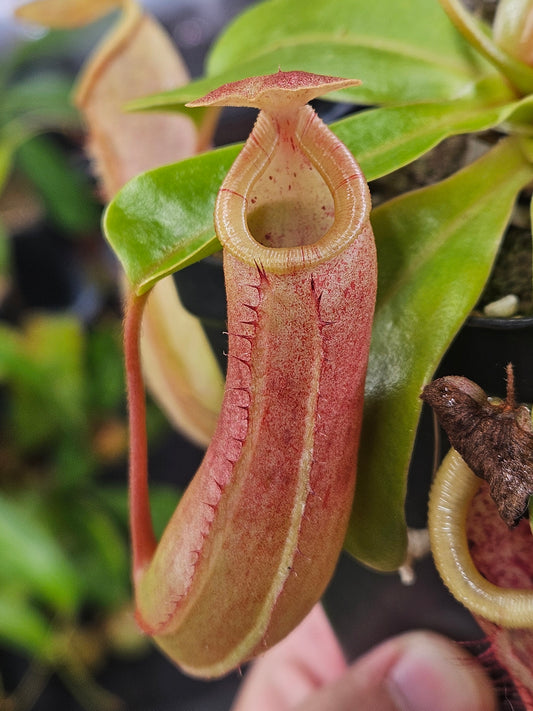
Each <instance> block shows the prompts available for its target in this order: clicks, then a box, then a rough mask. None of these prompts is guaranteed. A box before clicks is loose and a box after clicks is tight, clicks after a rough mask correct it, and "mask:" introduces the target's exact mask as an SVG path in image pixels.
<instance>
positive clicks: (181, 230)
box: [104, 146, 240, 294]
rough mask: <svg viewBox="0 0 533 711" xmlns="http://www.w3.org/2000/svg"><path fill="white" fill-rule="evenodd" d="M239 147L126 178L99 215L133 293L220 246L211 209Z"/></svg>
mask: <svg viewBox="0 0 533 711" xmlns="http://www.w3.org/2000/svg"><path fill="white" fill-rule="evenodd" d="M239 150H240V146H229V147H227V148H222V149H219V150H216V151H212V152H211V153H205V154H203V155H201V156H197V157H195V158H189V159H187V160H184V161H181V162H180V163H175V164H173V165H169V166H164V167H163V168H156V169H155V170H151V171H149V172H147V173H143V174H142V175H140V176H138V177H136V178H134V179H133V180H131V181H130V182H129V183H127V184H126V185H125V186H124V188H122V190H121V191H120V192H119V193H118V194H117V196H116V197H115V199H114V200H113V202H111V204H110V205H109V207H108V209H107V210H106V213H105V215H104V229H105V233H106V236H107V239H108V240H109V242H110V244H111V246H112V247H113V249H114V250H115V252H116V254H117V255H118V257H119V259H120V261H121V263H122V266H123V267H124V270H125V272H126V275H127V277H128V279H129V281H130V283H131V284H132V286H133V288H134V289H135V291H136V292H137V293H139V294H140V293H143V292H145V291H147V290H148V289H150V288H151V287H152V286H153V285H154V283H155V282H157V281H158V280H159V279H161V278H162V277H164V276H166V275H167V274H170V273H172V272H174V271H176V269H180V268H183V267H185V266H187V265H188V264H192V263H193V262H195V261H198V260H199V259H202V258H203V257H206V256H207V255H208V254H212V253H213V252H216V251H217V250H219V249H220V244H219V242H218V240H217V239H216V237H215V236H214V231H215V230H214V226H213V210H214V205H215V198H216V194H217V192H218V189H219V187H220V185H221V183H222V181H223V179H224V177H225V175H226V173H227V171H228V169H229V167H230V166H231V164H232V163H233V161H234V160H235V158H236V156H237V154H238V152H239Z"/></svg>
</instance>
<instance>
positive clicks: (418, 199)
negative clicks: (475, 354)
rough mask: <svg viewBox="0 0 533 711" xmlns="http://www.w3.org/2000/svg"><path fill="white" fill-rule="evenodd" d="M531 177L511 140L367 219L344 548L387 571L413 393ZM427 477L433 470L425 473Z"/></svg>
mask: <svg viewBox="0 0 533 711" xmlns="http://www.w3.org/2000/svg"><path fill="white" fill-rule="evenodd" d="M532 179H533V166H532V165H531V164H530V163H528V162H527V161H526V158H525V157H524V154H523V153H522V151H521V149H520V143H519V141H518V140H516V139H505V140H502V141H501V142H500V143H499V144H498V145H497V146H496V147H495V148H493V149H492V150H491V151H490V152H489V153H487V154H486V155H485V156H483V157H482V158H481V159H479V160H478V161H476V162H475V163H473V164H472V165H470V166H468V167H467V168H465V169H464V170H462V171H460V172H459V173H456V174H455V175H453V176H452V177H451V178H448V179H447V180H445V181H443V182H441V183H438V184H436V185H432V186H430V187H427V188H423V189H422V190H418V191H416V192H412V193H409V194H406V195H403V196H401V197H398V198H395V199H394V200H391V201H390V202H388V203H386V204H384V205H382V206H380V207H379V208H377V209H376V210H375V212H374V213H373V215H372V224H373V227H374V232H375V235H376V244H377V249H378V263H379V285H378V299H377V305H376V316H375V320H374V330H373V338H372V346H371V353H370V361H369V369H368V375H367V386H366V396H365V417H364V423H363V433H362V437H361V447H360V451H359V464H358V480H357V492H356V499H355V504H354V512H353V515H352V519H351V522H350V527H349V531H348V536H347V540H346V547H347V549H348V550H349V552H350V553H352V554H353V555H354V556H355V557H357V558H359V559H360V560H362V561H364V562H365V563H366V564H368V565H371V566H373V567H376V568H379V569H382V570H393V569H395V568H397V567H398V566H399V565H401V564H402V562H403V561H404V557H405V546H406V524H405V516H404V508H403V507H404V499H405V488H406V475H407V469H408V466H409V460H410V456H411V451H412V447H413V442H414V436H415V432H416V426H417V422H418V418H419V414H420V408H421V402H420V399H419V394H420V392H421V390H422V387H423V385H424V384H425V383H427V382H428V381H429V379H430V378H431V377H432V375H433V373H434V371H435V370H436V368H437V366H438V363H439V362H440V360H441V358H442V356H443V354H444V352H445V351H446V349H447V347H448V345H449V344H450V342H451V340H452V339H453V337H454V335H455V333H456V332H457V330H458V329H459V327H460V326H461V324H462V323H463V321H464V320H465V318H466V317H467V315H468V313H469V312H470V310H471V309H472V308H473V306H474V305H475V303H476V301H477V299H478V297H479V294H480V292H481V290H482V288H483V286H484V284H485V282H486V280H487V278H488V275H489V272H490V269H491V265H492V263H493V260H494V257H495V254H496V251H497V249H498V246H499V244H500V240H501V237H502V234H503V232H504V230H505V227H506V225H507V222H508V220H509V217H510V213H511V210H512V207H513V205H514V202H515V199H516V197H517V194H518V192H519V191H520V190H521V188H523V187H524V186H525V185H526V184H527V183H528V182H529V181H531V180H532ZM428 476H429V473H428Z"/></svg>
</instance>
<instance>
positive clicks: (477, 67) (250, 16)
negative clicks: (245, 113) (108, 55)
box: [132, 0, 509, 109]
mask: <svg viewBox="0 0 533 711" xmlns="http://www.w3.org/2000/svg"><path fill="white" fill-rule="evenodd" d="M280 67H281V69H283V70H284V71H288V70H292V69H301V70H305V71H311V72H316V73H318V74H329V75H332V76H341V77H353V78H358V79H361V80H362V81H363V85H362V86H361V87H358V88H357V89H346V90H344V91H343V92H341V93H338V94H331V98H332V99H343V100H345V101H352V102H354V103H359V104H390V103H408V102H411V101H427V100H449V99H453V98H457V97H463V98H466V97H473V96H475V95H476V94H477V92H478V89H479V85H480V83H481V84H483V82H484V80H485V79H486V77H487V76H492V81H493V86H492V88H491V94H492V95H493V96H495V97H497V96H501V95H503V96H508V95H509V90H508V89H507V88H506V87H505V82H504V81H503V80H502V78H501V77H500V76H499V75H498V74H497V73H496V71H495V70H494V68H493V67H492V66H491V65H490V64H489V63H488V62H486V61H485V60H484V59H483V58H482V57H481V56H480V55H479V54H477V53H476V52H475V51H474V50H473V49H472V48H471V47H470V46H469V45H468V43H467V42H466V41H465V40H463V38H462V37H461V35H460V34H459V32H457V30H456V29H455V28H454V27H453V25H452V23H451V22H450V21H449V19H448V18H447V17H446V14H445V13H444V12H443V10H442V8H441V7H440V5H439V3H438V0H404V1H400V0H397V1H395V2H393V3H391V2H390V1H389V0H373V2H368V0H351V2H346V0H330V2H328V3H324V2H322V3H319V2H309V0H270V2H264V3H259V4H258V5H256V6H254V7H252V8H251V9H250V10H248V11H247V12H245V13H244V14H243V15H241V16H240V17H238V18H237V19H236V20H235V21H234V22H233V23H232V24H231V25H230V26H229V27H228V28H227V29H226V31H225V32H224V34H223V35H222V36H221V37H220V38H219V40H218V41H217V43H216V45H215V47H214V49H213V50H212V52H211V55H210V57H209V62H208V65H207V75H208V78H206V79H202V80H200V81H198V82H194V83H192V84H190V85H189V86H186V87H183V88H180V89H178V90H176V91H172V92H168V93H166V94H160V95H157V96H156V97H150V98H149V99H141V100H139V101H137V102H135V103H133V104H132V106H135V108H138V109H140V108H143V109H148V108H155V107H161V106H167V108H170V107H172V106H174V107H176V108H177V107H179V105H181V104H183V103H185V102H186V101H190V100H191V99H195V98H198V97H199V96H201V95H203V94H205V93H207V92H208V91H210V90H212V89H214V88H216V87H217V86H220V85H222V84H224V83H226V82H228V81H235V80H236V79H242V78H244V77H248V76H255V75H259V74H271V73H274V72H277V71H278V69H279V68H280ZM483 91H486V87H484V89H483Z"/></svg>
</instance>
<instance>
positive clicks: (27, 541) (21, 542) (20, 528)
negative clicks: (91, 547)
mask: <svg viewBox="0 0 533 711" xmlns="http://www.w3.org/2000/svg"><path fill="white" fill-rule="evenodd" d="M25 503H26V502H25V501H24V500H20V501H15V500H13V499H9V498H8V497H7V496H5V495H2V494H0V580H1V581H2V585H7V584H10V585H17V586H18V587H19V588H23V589H24V590H25V591H26V593H27V594H28V595H33V596H36V597H38V598H40V599H42V600H44V601H46V602H47V603H49V604H50V605H51V606H52V607H53V609H55V610H57V611H58V612H62V613H72V612H74V610H75V608H76V605H77V602H78V594H79V586H78V581H77V579H76V573H75V570H74V568H73V566H72V565H71V563H70V562H69V560H68V559H67V558H66V556H65V554H64V553H63V550H62V549H61V547H60V545H59V543H58V542H57V541H56V540H55V538H54V536H53V535H52V533H51V531H50V530H49V528H47V527H46V526H45V525H44V524H43V523H42V522H41V521H39V520H38V519H37V517H35V516H33V515H32V512H31V511H29V510H28V508H27V507H26V506H25Z"/></svg>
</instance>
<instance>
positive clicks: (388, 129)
mask: <svg viewBox="0 0 533 711" xmlns="http://www.w3.org/2000/svg"><path fill="white" fill-rule="evenodd" d="M532 112H533V97H527V98H526V99H524V100H522V101H517V102H512V103H505V104H502V105H498V106H483V105H480V104H479V103H478V102H473V101H471V100H466V101H462V100H461V101H449V102H425V103H417V104H408V105H405V106H389V107H383V108H379V109H370V110H368V111H361V112H360V113H357V114H354V115H353V116H349V117H348V118H345V119H342V120H341V121H338V122H337V123H335V124H333V125H332V126H331V129H332V130H333V132H334V133H335V134H336V135H337V136H338V137H339V138H340V139H341V141H342V142H343V143H345V144H346V146H347V147H348V148H349V149H350V151H351V152H352V153H353V154H354V156H355V157H356V158H357V160H358V161H359V163H360V165H361V168H362V170H363V173H364V174H365V176H366V178H367V180H374V179H376V178H379V177H381V176H383V175H387V174H388V173H392V172H393V171H395V170H397V169H398V168H401V167H402V166H404V165H407V164H408V163H411V162H412V161H413V160H416V159H417V158H419V157H420V156H422V155H424V153H427V152H428V151H429V150H431V148H434V147H435V146H436V145H438V144H439V143H440V142H441V141H443V140H444V139H445V138H448V137H450V136H454V135H457V134H461V133H473V132H477V131H485V130H487V129H489V128H493V127H496V126H498V125H500V124H503V123H504V122H513V123H514V124H515V126H518V125H520V126H521V127H523V130H529V126H528V122H529V121H530V119H531V118H532V116H531V114H532Z"/></svg>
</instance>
